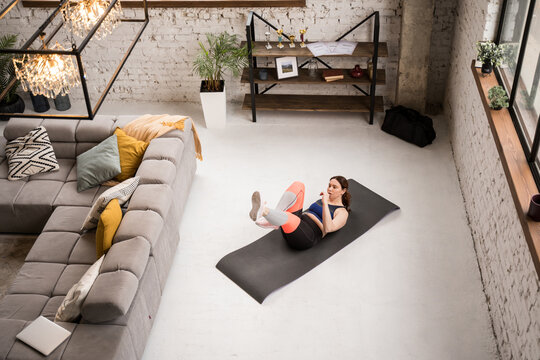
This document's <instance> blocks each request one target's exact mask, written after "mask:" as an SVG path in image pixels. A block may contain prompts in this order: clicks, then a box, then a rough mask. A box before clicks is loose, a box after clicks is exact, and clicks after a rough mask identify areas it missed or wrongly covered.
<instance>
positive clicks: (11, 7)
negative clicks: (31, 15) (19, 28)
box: [0, 0, 19, 20]
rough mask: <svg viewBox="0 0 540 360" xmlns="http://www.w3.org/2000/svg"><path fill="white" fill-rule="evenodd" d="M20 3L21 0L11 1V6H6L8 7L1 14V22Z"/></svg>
mask: <svg viewBox="0 0 540 360" xmlns="http://www.w3.org/2000/svg"><path fill="white" fill-rule="evenodd" d="M18 2H19V0H13V1H11V2H10V3H9V4H7V5H6V7H5V8H4V9H2V11H1V12H0V20H1V19H2V18H3V17H4V16H6V14H7V13H8V12H9V11H10V10H11V9H13V7H14V6H15V5H17V3H18Z"/></svg>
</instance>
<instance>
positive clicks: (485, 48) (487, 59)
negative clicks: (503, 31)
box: [476, 41, 504, 74]
mask: <svg viewBox="0 0 540 360" xmlns="http://www.w3.org/2000/svg"><path fill="white" fill-rule="evenodd" d="M476 50H477V51H478V59H479V60H480V61H481V62H482V73H483V74H491V72H492V71H493V67H494V66H499V65H501V61H502V59H503V57H504V51H503V48H502V47H501V46H500V45H497V44H495V43H494V42H492V41H478V42H477V43H476Z"/></svg>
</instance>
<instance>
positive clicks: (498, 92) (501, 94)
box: [488, 86, 508, 110]
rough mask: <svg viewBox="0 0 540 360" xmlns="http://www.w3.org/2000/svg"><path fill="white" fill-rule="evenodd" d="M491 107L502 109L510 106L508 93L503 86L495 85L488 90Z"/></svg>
mask: <svg viewBox="0 0 540 360" xmlns="http://www.w3.org/2000/svg"><path fill="white" fill-rule="evenodd" d="M488 99H489V107H490V108H492V109H493V110H501V109H502V108H507V107H508V95H507V94H506V90H504V88H503V87H502V86H494V87H492V88H491V89H489V90H488Z"/></svg>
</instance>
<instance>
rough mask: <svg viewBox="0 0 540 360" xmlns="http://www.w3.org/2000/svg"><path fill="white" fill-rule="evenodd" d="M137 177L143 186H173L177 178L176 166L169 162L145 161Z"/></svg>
mask: <svg viewBox="0 0 540 360" xmlns="http://www.w3.org/2000/svg"><path fill="white" fill-rule="evenodd" d="M137 176H140V177H141V181H140V183H141V184H167V185H169V186H172V183H173V181H174V178H175V177H176V166H175V165H174V164H173V163H172V162H170V161H168V160H153V159H149V160H145V161H143V162H142V163H141V166H140V167H139V170H138V171H137Z"/></svg>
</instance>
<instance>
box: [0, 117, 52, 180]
mask: <svg viewBox="0 0 540 360" xmlns="http://www.w3.org/2000/svg"><path fill="white" fill-rule="evenodd" d="M5 152H6V158H7V159H8V166H9V170H8V180H18V179H22V178H24V177H27V176H30V175H34V174H38V173H46V172H51V171H56V170H58V169H59V168H60V167H59V165H58V162H57V161H56V155H55V154H54V150H53V147H52V145H51V141H50V140H49V136H48V135H47V130H46V129H45V128H44V127H43V126H39V127H37V128H35V129H33V130H31V131H30V132H29V133H28V134H26V135H25V136H21V137H18V138H16V139H13V140H11V141H9V142H8V143H7V144H6V148H5Z"/></svg>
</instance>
